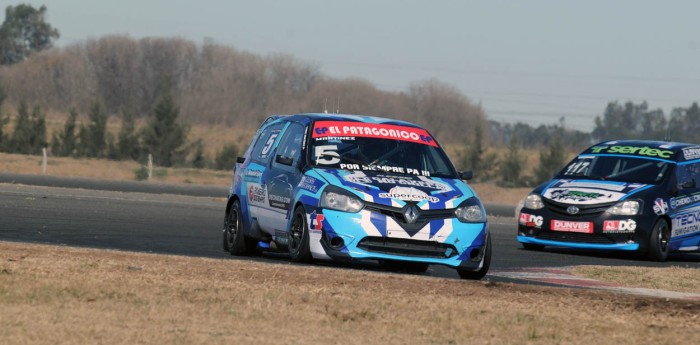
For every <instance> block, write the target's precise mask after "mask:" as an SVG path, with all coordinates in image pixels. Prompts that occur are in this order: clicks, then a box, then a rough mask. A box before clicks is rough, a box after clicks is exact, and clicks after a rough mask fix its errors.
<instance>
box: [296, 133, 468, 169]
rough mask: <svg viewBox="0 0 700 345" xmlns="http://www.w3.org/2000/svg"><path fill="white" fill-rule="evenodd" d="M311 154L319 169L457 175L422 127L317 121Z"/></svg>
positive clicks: (312, 161)
mask: <svg viewBox="0 0 700 345" xmlns="http://www.w3.org/2000/svg"><path fill="white" fill-rule="evenodd" d="M310 154H311V157H310V158H311V163H312V165H314V166H316V167H320V168H335V169H345V170H362V171H379V172H387V173H395V174H409V175H419V176H435V177H449V178H455V177H456V173H455V171H454V168H453V167H452V164H450V162H449V160H448V158H447V155H446V154H445V152H444V151H443V150H442V149H441V148H440V147H439V146H438V145H437V143H436V142H435V141H434V140H433V139H432V137H430V136H429V134H428V132H427V131H425V130H424V129H421V128H414V127H404V126H395V125H382V124H367V123H362V122H349V121H319V122H316V124H315V125H314V132H313V135H312V143H311V150H310Z"/></svg>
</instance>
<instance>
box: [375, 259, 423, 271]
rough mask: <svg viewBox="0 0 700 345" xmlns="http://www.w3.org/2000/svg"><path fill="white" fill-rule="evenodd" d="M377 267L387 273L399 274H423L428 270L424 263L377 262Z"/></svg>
mask: <svg viewBox="0 0 700 345" xmlns="http://www.w3.org/2000/svg"><path fill="white" fill-rule="evenodd" d="M379 265H380V266H381V267H382V268H384V269H385V270H387V271H391V272H399V271H402V270H405V271H406V272H410V273H423V272H425V271H427V270H428V266H430V265H429V264H426V263H424V262H413V261H397V260H379Z"/></svg>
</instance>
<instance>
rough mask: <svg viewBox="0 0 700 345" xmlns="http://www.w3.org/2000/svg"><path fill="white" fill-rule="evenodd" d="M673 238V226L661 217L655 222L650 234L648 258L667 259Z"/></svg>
mask: <svg viewBox="0 0 700 345" xmlns="http://www.w3.org/2000/svg"><path fill="white" fill-rule="evenodd" d="M670 240H671V228H670V227H669V226H668V223H667V222H666V221H665V220H663V219H659V220H658V221H656V224H654V228H652V230H651V235H650V236H649V247H648V249H647V258H648V259H649V260H651V261H666V259H667V258H668V252H669V242H670Z"/></svg>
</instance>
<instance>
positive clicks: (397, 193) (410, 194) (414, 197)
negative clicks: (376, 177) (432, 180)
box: [379, 187, 440, 203]
mask: <svg viewBox="0 0 700 345" xmlns="http://www.w3.org/2000/svg"><path fill="white" fill-rule="evenodd" d="M379 197H380V198H391V199H399V200H403V201H423V200H428V201H429V202H432V203H436V202H439V201H440V198H438V197H434V196H430V195H428V194H427V193H425V192H424V191H422V190H420V189H416V188H413V187H394V188H392V189H390V190H389V193H379Z"/></svg>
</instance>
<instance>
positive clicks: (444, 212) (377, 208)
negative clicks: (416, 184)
mask: <svg viewBox="0 0 700 345" xmlns="http://www.w3.org/2000/svg"><path fill="white" fill-rule="evenodd" d="M365 210H368V211H372V212H376V213H381V214H383V215H385V216H388V217H391V218H394V220H395V221H396V222H397V223H399V224H402V225H406V224H408V223H407V222H406V218H405V217H404V215H403V208H398V207H391V206H385V205H380V204H374V203H368V204H367V205H366V206H365ZM418 212H419V215H418V219H416V221H415V222H414V223H413V224H414V225H415V226H418V227H421V228H422V227H423V226H424V225H425V224H428V222H430V221H431V220H437V219H448V218H454V217H455V215H454V214H455V213H454V210H453V209H441V210H418Z"/></svg>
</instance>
